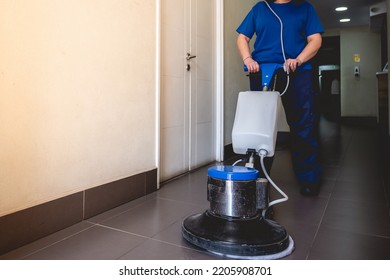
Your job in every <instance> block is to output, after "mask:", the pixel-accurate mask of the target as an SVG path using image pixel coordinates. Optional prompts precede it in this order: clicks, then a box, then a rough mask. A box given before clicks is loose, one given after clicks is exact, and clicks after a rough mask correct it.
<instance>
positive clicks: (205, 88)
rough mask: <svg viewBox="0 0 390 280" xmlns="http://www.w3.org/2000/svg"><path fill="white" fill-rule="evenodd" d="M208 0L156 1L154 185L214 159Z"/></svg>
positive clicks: (211, 20) (210, 10)
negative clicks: (157, 50) (157, 142)
mask: <svg viewBox="0 0 390 280" xmlns="http://www.w3.org/2000/svg"><path fill="white" fill-rule="evenodd" d="M214 9H215V1H214V0H162V1H161V11H162V15H161V18H162V25H161V100H160V104H161V109H160V111H161V123H160V129H161V131H160V135H161V136H160V137H161V139H160V149H161V151H160V181H165V180H167V179H170V178H172V177H174V176H177V175H180V174H182V173H185V172H187V171H190V170H192V169H194V168H197V167H199V166H202V165H204V164H207V163H209V162H211V161H213V160H214V159H215V151H214V150H215V132H214V131H215V124H214V122H215V121H214V107H215V106H214V100H215V98H214V68H215V59H214V57H215V55H214V49H215V48H214V44H215V42H214V41H215V39H214V37H215V36H214V33H215V27H214V25H215V20H214V14H215V12H214Z"/></svg>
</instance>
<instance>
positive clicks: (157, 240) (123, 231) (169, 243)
mask: <svg viewBox="0 0 390 280" xmlns="http://www.w3.org/2000/svg"><path fill="white" fill-rule="evenodd" d="M176 222H177V221H175V222H173V223H171V224H170V225H169V226H171V225H173V224H175V223H176ZM96 226H100V227H103V228H106V229H110V230H113V231H117V232H121V233H124V234H129V235H133V236H137V237H140V238H143V239H146V240H153V241H156V242H160V243H163V244H167V245H171V246H174V247H177V248H183V249H187V250H191V251H196V252H204V251H200V250H196V249H193V248H189V247H186V246H181V245H178V244H174V243H171V242H167V241H163V240H159V239H156V238H153V237H149V236H145V235H140V234H136V233H133V232H129V231H125V230H121V229H117V228H113V227H109V226H105V225H101V224H96ZM169 226H167V228H168V227H169ZM161 231H163V230H161ZM161 231H160V232H161ZM156 234H158V233H156ZM156 234H155V235H154V236H156ZM146 240H145V241H146ZM141 244H142V243H141ZM141 244H138V245H137V246H135V247H134V248H132V249H130V250H129V251H128V252H126V253H125V254H123V255H122V256H120V257H119V258H121V257H123V256H125V255H126V254H128V253H129V252H131V251H133V250H134V249H136V248H137V247H139V246H140V245H141Z"/></svg>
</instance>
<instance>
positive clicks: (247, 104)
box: [232, 91, 281, 157]
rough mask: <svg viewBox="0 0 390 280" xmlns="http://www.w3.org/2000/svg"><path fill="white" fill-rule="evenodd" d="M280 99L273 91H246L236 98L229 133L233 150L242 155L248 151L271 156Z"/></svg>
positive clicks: (273, 147)
mask: <svg viewBox="0 0 390 280" xmlns="http://www.w3.org/2000/svg"><path fill="white" fill-rule="evenodd" d="M280 99H281V97H280V95H279V92H277V91H246V92H240V93H239V95H238V101H237V109H236V116H235V119H234V124H233V131H232V142H233V143H232V144H233V150H234V152H235V153H236V154H246V153H247V151H248V149H254V150H256V151H257V152H259V151H260V150H266V151H267V156H269V157H272V156H273V155H274V153H275V143H276V135H277V132H278V127H277V126H278V123H279V122H278V119H279V111H280V106H281V100H280Z"/></svg>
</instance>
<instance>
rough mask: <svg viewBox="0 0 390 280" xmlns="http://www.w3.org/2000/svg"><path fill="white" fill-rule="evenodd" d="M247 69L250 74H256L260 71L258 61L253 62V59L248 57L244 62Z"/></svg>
mask: <svg viewBox="0 0 390 280" xmlns="http://www.w3.org/2000/svg"><path fill="white" fill-rule="evenodd" d="M244 63H245V66H246V68H248V72H249V73H256V72H259V71H260V66H259V64H258V63H257V61H255V60H253V58H252V57H248V58H247V59H245V61H244Z"/></svg>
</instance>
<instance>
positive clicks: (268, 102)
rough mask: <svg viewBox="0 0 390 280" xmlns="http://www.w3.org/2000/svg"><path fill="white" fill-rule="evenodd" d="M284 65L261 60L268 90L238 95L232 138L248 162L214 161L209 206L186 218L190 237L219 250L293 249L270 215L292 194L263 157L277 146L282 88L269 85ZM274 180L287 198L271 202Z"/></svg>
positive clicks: (268, 252)
mask: <svg viewBox="0 0 390 280" xmlns="http://www.w3.org/2000/svg"><path fill="white" fill-rule="evenodd" d="M280 67H283V65H277V64H263V65H261V73H262V74H261V75H262V85H263V91H248V92H241V93H240V94H239V96H238V102H237V109H236V115H235V119H234V125H233V131H232V144H233V150H234V152H235V153H236V154H241V155H245V160H244V162H246V164H245V166H242V165H237V164H233V165H217V166H213V167H210V168H209V169H208V182H207V199H208V201H209V202H210V208H209V209H208V210H206V211H205V212H204V213H200V214H196V215H193V216H190V217H188V218H186V219H185V220H184V222H183V224H182V235H183V238H184V239H185V240H187V241H188V242H190V243H191V244H193V245H195V246H197V247H200V248H202V249H205V250H207V251H209V252H212V253H214V254H218V255H221V256H225V257H229V258H235V259H279V258H283V257H285V256H287V255H289V254H291V253H292V252H293V250H294V241H293V239H292V238H291V237H290V235H289V234H288V233H287V231H286V229H285V228H284V227H283V226H281V225H279V224H278V223H276V222H275V221H273V220H271V219H270V218H268V215H266V213H267V210H268V209H269V208H270V207H271V206H272V205H275V204H277V203H279V202H283V201H286V200H287V199H288V197H287V195H286V194H285V193H284V192H283V191H282V190H280V189H279V188H278V186H277V185H276V184H275V183H274V182H273V181H272V179H271V178H270V176H269V175H268V173H267V171H266V168H265V165H264V158H265V157H272V156H273V155H274V152H275V144H276V135H277V125H278V117H279V108H280V106H281V101H280V99H281V97H280V96H281V94H280V93H279V92H277V91H273V90H270V88H271V86H270V84H271V82H272V81H275V80H276V75H274V73H275V71H276V70H277V69H279V68H280ZM287 77H288V76H287ZM287 80H288V79H287ZM273 83H274V82H273ZM287 87H288V83H287V86H286V89H287ZM256 158H257V159H260V166H261V168H262V170H263V173H264V174H265V176H264V177H265V178H262V177H260V175H259V174H260V172H259V170H257V169H255V168H254V162H255V160H256ZM240 161H241V160H240ZM270 185H272V186H273V187H274V188H275V189H276V190H277V191H278V192H279V193H280V194H281V195H282V196H283V198H280V199H277V200H275V201H271V202H270V201H269V200H270V199H269V186H270Z"/></svg>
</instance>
